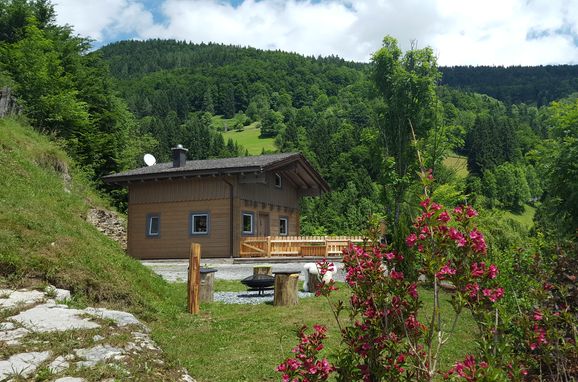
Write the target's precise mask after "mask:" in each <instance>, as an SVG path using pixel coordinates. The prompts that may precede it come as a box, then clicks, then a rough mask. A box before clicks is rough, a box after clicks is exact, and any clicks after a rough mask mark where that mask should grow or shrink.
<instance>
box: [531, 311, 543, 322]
mask: <svg viewBox="0 0 578 382" xmlns="http://www.w3.org/2000/svg"><path fill="white" fill-rule="evenodd" d="M533 318H534V321H540V320H542V318H544V316H543V315H542V312H540V311H539V310H538V309H536V310H535V311H534V316H533Z"/></svg>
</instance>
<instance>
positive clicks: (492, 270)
mask: <svg viewBox="0 0 578 382" xmlns="http://www.w3.org/2000/svg"><path fill="white" fill-rule="evenodd" d="M497 275H498V267H496V266H495V265H494V264H492V265H490V267H489V268H488V278H489V279H490V280H491V279H495V278H496V276H497Z"/></svg>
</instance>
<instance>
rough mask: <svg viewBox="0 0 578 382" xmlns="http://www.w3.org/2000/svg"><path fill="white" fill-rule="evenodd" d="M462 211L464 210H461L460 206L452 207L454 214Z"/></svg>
mask: <svg viewBox="0 0 578 382" xmlns="http://www.w3.org/2000/svg"><path fill="white" fill-rule="evenodd" d="M462 212H464V211H463V210H462V207H456V208H454V214H456V215H460V214H461V213H462Z"/></svg>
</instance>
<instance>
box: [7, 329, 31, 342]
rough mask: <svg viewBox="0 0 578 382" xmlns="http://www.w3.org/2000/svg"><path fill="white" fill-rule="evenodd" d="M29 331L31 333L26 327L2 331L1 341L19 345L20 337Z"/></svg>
mask: <svg viewBox="0 0 578 382" xmlns="http://www.w3.org/2000/svg"><path fill="white" fill-rule="evenodd" d="M28 333H30V331H29V330H27V329H25V328H16V329H12V330H4V331H0V342H5V343H6V344H7V345H18V344H19V343H20V341H18V339H19V338H22V337H24V336H26V335H27V334H28Z"/></svg>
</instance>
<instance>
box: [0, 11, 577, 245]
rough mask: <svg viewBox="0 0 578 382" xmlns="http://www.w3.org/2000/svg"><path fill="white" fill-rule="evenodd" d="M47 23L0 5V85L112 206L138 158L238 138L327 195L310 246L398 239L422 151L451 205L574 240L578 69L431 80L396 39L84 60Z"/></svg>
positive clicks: (123, 45)
mask: <svg viewBox="0 0 578 382" xmlns="http://www.w3.org/2000/svg"><path fill="white" fill-rule="evenodd" d="M54 16H55V15H54V10H53V8H52V6H51V4H50V3H49V2H47V1H23V0H19V1H4V2H2V12H1V13H0V19H1V23H0V41H1V45H0V58H1V60H0V82H1V85H2V86H9V87H10V88H11V89H12V90H13V92H14V93H15V94H16V96H17V98H18V100H19V102H20V105H21V106H22V108H23V109H24V111H25V114H26V116H27V118H28V119H29V121H30V123H31V124H32V125H34V126H35V127H36V128H37V129H38V130H40V131H44V132H46V133H49V134H51V135H52V136H53V137H54V138H55V139H58V140H61V141H62V144H63V145H64V146H65V147H66V149H67V150H68V152H69V153H70V154H71V155H72V156H73V157H74V158H75V159H76V161H77V163H78V165H79V166H81V167H82V169H83V171H84V172H86V174H87V176H88V177H89V178H91V179H93V181H94V182H95V184H96V185H97V187H99V188H101V189H102V190H104V191H106V192H108V193H110V194H111V195H113V198H114V203H115V204H116V205H117V206H119V207H120V208H121V209H122V208H123V206H124V205H125V198H126V195H125V194H124V191H122V190H111V189H107V188H106V187H105V186H104V185H102V183H101V182H100V177H101V176H103V175H106V174H109V173H111V172H115V171H119V170H122V169H127V168H134V167H137V166H140V165H142V163H141V162H140V161H141V158H142V154H143V153H145V152H150V153H152V154H154V155H155V156H156V157H157V158H158V159H159V160H160V161H167V160H168V159H169V153H170V148H171V147H173V146H174V145H175V144H177V143H181V144H183V145H184V146H185V147H188V148H189V159H204V158H212V157H227V156H238V155H249V151H248V150H247V148H245V147H243V146H242V144H239V143H238V142H237V140H233V139H232V138H231V137H234V136H235V135H234V134H232V133H231V132H233V131H236V132H242V131H244V130H245V129H247V131H248V132H249V131H251V132H254V133H252V135H251V136H252V138H250V141H247V138H244V139H245V144H247V145H248V144H249V142H250V143H251V152H252V153H255V152H256V151H258V147H259V146H260V145H259V139H261V140H263V145H262V147H263V149H262V150H261V151H262V152H263V153H266V152H273V151H280V152H289V151H300V152H302V153H303V154H304V155H305V156H306V157H307V159H308V160H309V161H310V162H311V163H312V164H313V165H314V166H315V167H316V168H317V169H318V170H319V171H320V173H321V174H322V175H323V176H324V177H325V178H326V179H327V180H328V182H329V184H330V185H331V187H332V190H333V192H331V193H329V194H327V195H325V196H323V197H322V198H314V199H310V200H306V201H305V202H304V203H303V215H302V224H301V226H302V230H303V233H304V234H361V233H362V232H363V231H364V230H365V229H367V227H368V224H369V223H368V222H370V221H375V220H376V219H377V220H384V221H385V222H386V223H387V227H388V235H389V236H390V240H393V241H396V240H400V238H402V237H403V236H404V231H405V230H406V228H405V227H407V223H408V222H409V219H410V218H411V217H412V216H413V215H414V214H415V210H412V207H411V206H414V205H415V204H416V203H415V200H416V198H417V192H416V191H417V190H419V181H418V177H417V173H418V170H419V166H418V155H417V152H418V151H419V152H420V153H421V156H422V159H423V165H424V166H425V167H426V168H431V169H432V170H433V174H434V177H435V178H436V179H437V182H436V185H435V189H434V195H435V197H437V198H439V199H440V200H441V201H443V202H445V203H446V204H459V203H466V202H467V203H470V204H473V205H475V206H477V207H478V208H482V209H487V210H488V211H492V213H495V214H496V216H497V218H496V219H498V220H499V221H502V220H503V223H502V224H504V225H505V226H508V227H509V229H508V230H509V231H511V230H514V231H516V232H517V233H516V235H517V236H516V237H520V238H521V236H519V235H522V232H523V234H524V235H525V234H528V232H525V231H527V230H528V227H530V228H531V229H532V230H534V231H536V232H537V230H539V231H540V232H544V233H545V234H548V235H554V236H560V237H566V238H569V237H570V238H571V237H574V236H575V227H577V226H578V220H577V219H578V213H577V210H576V208H577V207H576V206H577V205H578V203H577V200H576V198H577V196H576V192H573V190H576V185H577V184H576V182H577V177H576V167H575V163H576V160H575V159H576V135H577V131H576V129H577V127H576V120H577V118H578V112H577V102H578V100H577V95H576V93H573V92H574V91H578V69H577V68H578V66H568V65H563V66H546V67H534V68H532V67H511V68H502V67H493V68H490V67H451V68H447V67H446V68H439V67H438V66H437V63H436V58H435V56H434V54H433V53H432V51H431V49H430V48H424V49H412V50H409V51H407V52H402V51H401V50H400V48H399V47H398V45H397V41H396V40H395V39H394V38H392V37H386V38H385V39H384V41H383V47H382V48H381V49H380V50H379V51H377V52H375V54H374V56H373V58H372V61H371V62H370V63H355V62H348V61H345V60H343V59H340V58H339V57H335V56H330V57H304V56H301V55H298V54H295V53H286V52H281V51H263V50H259V49H254V48H245V47H238V46H227V45H221V44H212V43H209V44H191V43H187V42H183V41H174V40H149V41H121V42H118V43H114V44H111V45H108V46H105V47H103V48H101V49H98V50H96V51H91V49H90V46H91V45H90V42H89V41H88V40H87V39H84V38H82V37H79V36H75V35H74V34H73V32H72V31H71V29H70V28H69V27H67V26H59V25H57V24H56V23H55V22H54ZM521 101H523V103H522V102H521ZM223 134H226V136H227V137H228V138H227V139H226V140H225V138H224V135H223ZM257 135H258V138H257V139H255V136H257ZM414 138H415V139H414ZM255 146H256V148H255ZM265 147H267V149H266V150H265ZM452 158H454V159H455V158H463V160H464V161H467V168H466V169H464V168H461V169H459V168H456V167H455V166H452V163H454V162H455V161H454V162H452ZM454 164H455V163H454ZM462 167H463V166H462ZM465 170H466V171H465ZM528 215H529V216H528ZM512 218H513V220H514V222H513V223H514V224H513V225H512V224H510V223H509V222H507V220H511V219H512ZM516 220H518V221H522V222H524V221H526V222H528V221H531V222H532V224H529V225H528V224H517V222H516ZM498 224H500V223H498ZM534 231H533V232H534Z"/></svg>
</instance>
